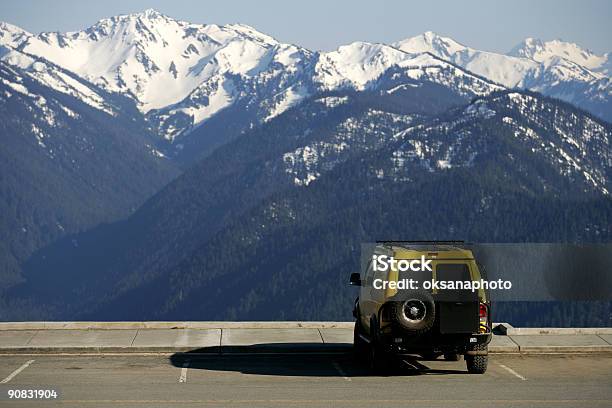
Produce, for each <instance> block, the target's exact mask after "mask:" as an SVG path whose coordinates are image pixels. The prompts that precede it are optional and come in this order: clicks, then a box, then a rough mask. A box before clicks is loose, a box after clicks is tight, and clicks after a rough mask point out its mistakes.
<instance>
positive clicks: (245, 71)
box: [0, 10, 612, 154]
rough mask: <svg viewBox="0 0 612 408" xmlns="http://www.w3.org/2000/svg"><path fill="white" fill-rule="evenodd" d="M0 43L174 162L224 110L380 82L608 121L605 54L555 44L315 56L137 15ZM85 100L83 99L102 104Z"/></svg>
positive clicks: (240, 125) (8, 54) (264, 115)
mask: <svg viewBox="0 0 612 408" xmlns="http://www.w3.org/2000/svg"><path fill="white" fill-rule="evenodd" d="M0 45H3V46H4V49H5V51H3V52H2V53H0V58H1V59H2V60H3V61H5V62H7V63H9V64H13V65H17V66H19V67H21V68H24V67H25V66H27V67H28V70H29V71H30V72H38V74H37V75H38V77H39V79H40V80H47V81H48V85H49V86H52V87H54V88H55V89H59V88H60V86H59V85H57V82H58V79H57V78H51V77H52V76H57V75H54V72H55V71H58V72H59V69H56V68H52V69H50V70H47V74H46V76H47V78H46V79H45V78H44V75H43V74H41V73H40V72H39V71H37V70H38V69H40V67H41V65H40V63H38V62H37V63H36V64H34V63H33V62H32V61H34V60H36V61H40V62H41V63H42V64H46V66H49V67H60V68H61V69H62V70H63V72H64V73H66V74H67V73H70V74H72V78H74V79H75V80H78V78H80V80H78V82H79V83H81V84H84V83H89V85H86V87H87V88H90V89H103V90H104V91H106V92H107V93H109V94H113V93H116V94H121V95H123V96H126V97H128V98H130V99H131V100H132V101H133V103H134V104H135V106H136V108H137V109H138V110H139V111H140V114H141V115H142V116H144V117H145V118H146V120H147V121H148V122H149V125H150V127H151V129H153V130H154V131H155V132H157V134H158V135H159V136H160V138H162V139H165V140H167V141H169V142H171V143H172V145H171V146H169V147H168V150H169V151H171V152H173V153H177V154H178V152H179V151H180V149H181V148H182V147H184V145H185V143H186V142H189V141H188V140H186V139H185V138H183V136H185V135H188V134H190V133H192V132H193V131H194V130H195V129H198V128H199V127H201V125H203V124H206V123H208V122H209V121H210V120H211V119H212V118H215V117H217V116H219V114H220V113H221V112H223V111H227V110H228V109H229V108H233V109H234V110H233V111H232V115H233V116H232V118H226V119H224V120H225V122H228V121H230V122H232V123H233V124H234V127H236V129H235V132H238V133H240V132H241V131H244V130H247V129H249V128H251V127H252V126H254V125H258V124H261V123H263V122H266V121H269V120H270V119H272V118H274V117H275V116H278V115H279V114H281V113H283V112H284V111H286V110H287V109H289V108H291V107H293V106H296V105H298V104H299V103H301V102H302V101H304V100H305V99H307V98H309V97H312V96H315V95H316V94H317V93H320V92H326V91H334V90H346V89H353V90H356V91H365V90H376V89H383V88H384V89H387V90H388V87H387V86H386V85H387V84H388V83H389V82H390V81H394V82H395V84H396V86H398V87H401V86H403V85H404V84H403V82H406V81H407V82H414V81H426V82H434V83H438V84H441V85H443V86H447V87H454V88H455V90H461V93H462V94H463V95H464V96H466V97H473V96H482V95H486V94H488V93H490V92H492V91H495V90H499V89H502V88H503V87H510V88H513V87H518V88H528V89H531V90H535V91H539V92H542V93H544V94H547V95H551V96H555V97H559V98H562V99H565V100H567V101H570V102H573V103H575V104H578V105H579V106H582V107H584V108H585V109H589V110H591V111H592V112H593V113H595V114H597V115H599V116H602V117H604V118H608V119H610V118H609V116H610V115H612V114H610V113H609V111H608V108H610V103H611V102H610V100H611V98H612V97H611V92H612V91H611V85H610V79H609V77H608V76H607V72H609V71H608V68H606V67H609V60H608V56H607V55H605V56H598V55H595V54H593V53H591V52H588V51H585V50H581V49H580V48H579V47H578V46H576V45H575V44H569V43H560V42H554V41H553V42H547V43H542V42H538V41H536V40H531V39H529V40H526V41H525V42H524V44H523V45H522V46H518V47H517V48H515V49H514V50H513V51H512V53H511V54H509V55H503V54H497V53H492V52H486V51H479V50H475V49H472V48H469V47H466V46H464V45H462V44H459V43H458V42H456V41H454V40H452V39H450V38H445V37H441V36H438V35H436V34H434V33H432V32H427V33H425V34H423V35H421V36H417V37H414V38H410V39H407V40H404V41H400V42H398V43H396V44H393V45H392V46H391V45H385V44H372V43H366V42H356V43H352V44H349V45H346V46H342V47H340V48H338V49H337V50H335V51H331V52H324V53H321V52H313V51H310V50H307V49H305V48H302V47H299V46H297V45H291V44H284V43H281V42H279V41H277V40H276V39H274V38H272V37H270V36H268V35H266V34H264V33H261V32H259V31H257V30H255V29H254V28H252V27H249V26H246V25H242V24H228V25H215V24H193V23H189V22H185V21H180V20H176V19H173V18H170V17H168V16H165V15H163V14H161V13H159V12H157V11H155V10H145V11H144V12H141V13H133V14H128V15H120V16H116V17H111V18H107V19H103V20H100V21H99V22H97V23H96V24H94V25H93V26H91V27H89V28H86V29H84V30H81V31H76V32H68V33H41V34H37V35H34V34H31V33H28V32H27V31H25V30H22V29H20V28H18V27H15V26H13V25H11V24H8V23H0ZM7 50H8V51H7ZM34 65H36V67H34ZM58 75H59V74H58ZM61 87H63V88H65V89H68V88H69V87H68V86H66V85H61ZM398 89H399V88H398ZM75 92H76V91H74V90H70V91H69V92H68V93H70V94H75ZM85 94H88V93H85ZM85 94H83V98H86V99H88V103H90V104H92V103H94V100H97V101H98V102H95V103H98V104H99V105H100V106H102V105H104V103H103V102H101V100H100V99H99V98H96V97H95V96H91V95H90V96H87V95H85ZM105 109H108V107H105ZM611 110H612V109H611ZM226 116H227V115H226ZM217 126H220V125H217ZM211 132H212V133H218V131H217V130H216V128H215V130H214V131H213V130H207V129H204V130H202V131H200V132H199V133H200V134H198V135H196V136H194V137H199V138H205V137H207V134H209V133H211ZM179 139H180V140H179ZM187 145H189V143H187Z"/></svg>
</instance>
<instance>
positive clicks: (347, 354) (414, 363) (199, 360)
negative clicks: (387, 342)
mask: <svg viewBox="0 0 612 408" xmlns="http://www.w3.org/2000/svg"><path fill="white" fill-rule="evenodd" d="M320 346H321V345H320V344H318V345H317V344H308V343H300V344H295V345H291V344H286V343H283V344H274V343H268V344H256V345H251V346H241V347H235V348H231V349H229V350H227V349H226V348H225V347H224V348H223V351H221V350H219V347H205V348H198V349H193V350H189V351H186V352H180V353H175V354H173V355H171V356H170V357H169V361H170V363H171V364H172V365H173V366H175V367H178V368H181V367H185V366H188V367H189V369H195V370H210V371H234V372H240V373H243V374H254V375H271V376H302V377H347V378H350V377H371V376H383V377H388V376H420V375H452V374H454V375H457V374H468V373H467V371H466V370H465V369H464V365H463V362H446V361H444V360H437V361H435V362H434V361H429V360H424V359H422V358H421V357H418V356H413V355H402V356H398V357H397V358H396V359H394V363H393V364H391V365H389V367H388V369H385V370H384V371H382V372H374V371H373V370H371V369H370V368H369V367H368V364H367V361H362V360H361V359H358V358H356V357H355V356H354V355H353V353H352V352H351V351H350V348H348V347H346V346H345V345H343V346H344V347H342V346H340V345H339V346H338V347H327V348H325V349H323V348H321V347H320ZM328 346H330V345H328ZM331 346H333V345H331ZM432 365H435V367H432Z"/></svg>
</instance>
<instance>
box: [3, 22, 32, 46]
mask: <svg viewBox="0 0 612 408" xmlns="http://www.w3.org/2000/svg"><path fill="white" fill-rule="evenodd" d="M30 36H32V34H30V33H29V32H27V31H25V30H23V29H21V28H19V27H17V26H14V25H12V24H9V23H5V22H4V21H0V44H2V45H6V46H9V47H11V48H16V47H18V46H19V44H21V43H22V42H23V41H25V40H26V39H27V38H28V37H30Z"/></svg>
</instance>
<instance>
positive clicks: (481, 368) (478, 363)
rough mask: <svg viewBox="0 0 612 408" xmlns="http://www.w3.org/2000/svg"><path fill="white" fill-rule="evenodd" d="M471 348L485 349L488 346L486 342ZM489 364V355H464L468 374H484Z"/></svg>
mask: <svg viewBox="0 0 612 408" xmlns="http://www.w3.org/2000/svg"><path fill="white" fill-rule="evenodd" d="M472 350H478V351H486V350H488V347H487V345H486V344H479V345H477V346H473V347H472ZM488 364H489V356H470V355H468V354H466V355H465V365H466V366H467V370H468V373H470V374H484V373H485V372H486V371H487V366H488Z"/></svg>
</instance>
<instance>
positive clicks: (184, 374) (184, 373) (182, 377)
mask: <svg viewBox="0 0 612 408" xmlns="http://www.w3.org/2000/svg"><path fill="white" fill-rule="evenodd" d="M187 368H189V361H185V362H184V363H183V368H181V375H180V377H179V379H178V382H180V383H186V382H187Z"/></svg>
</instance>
